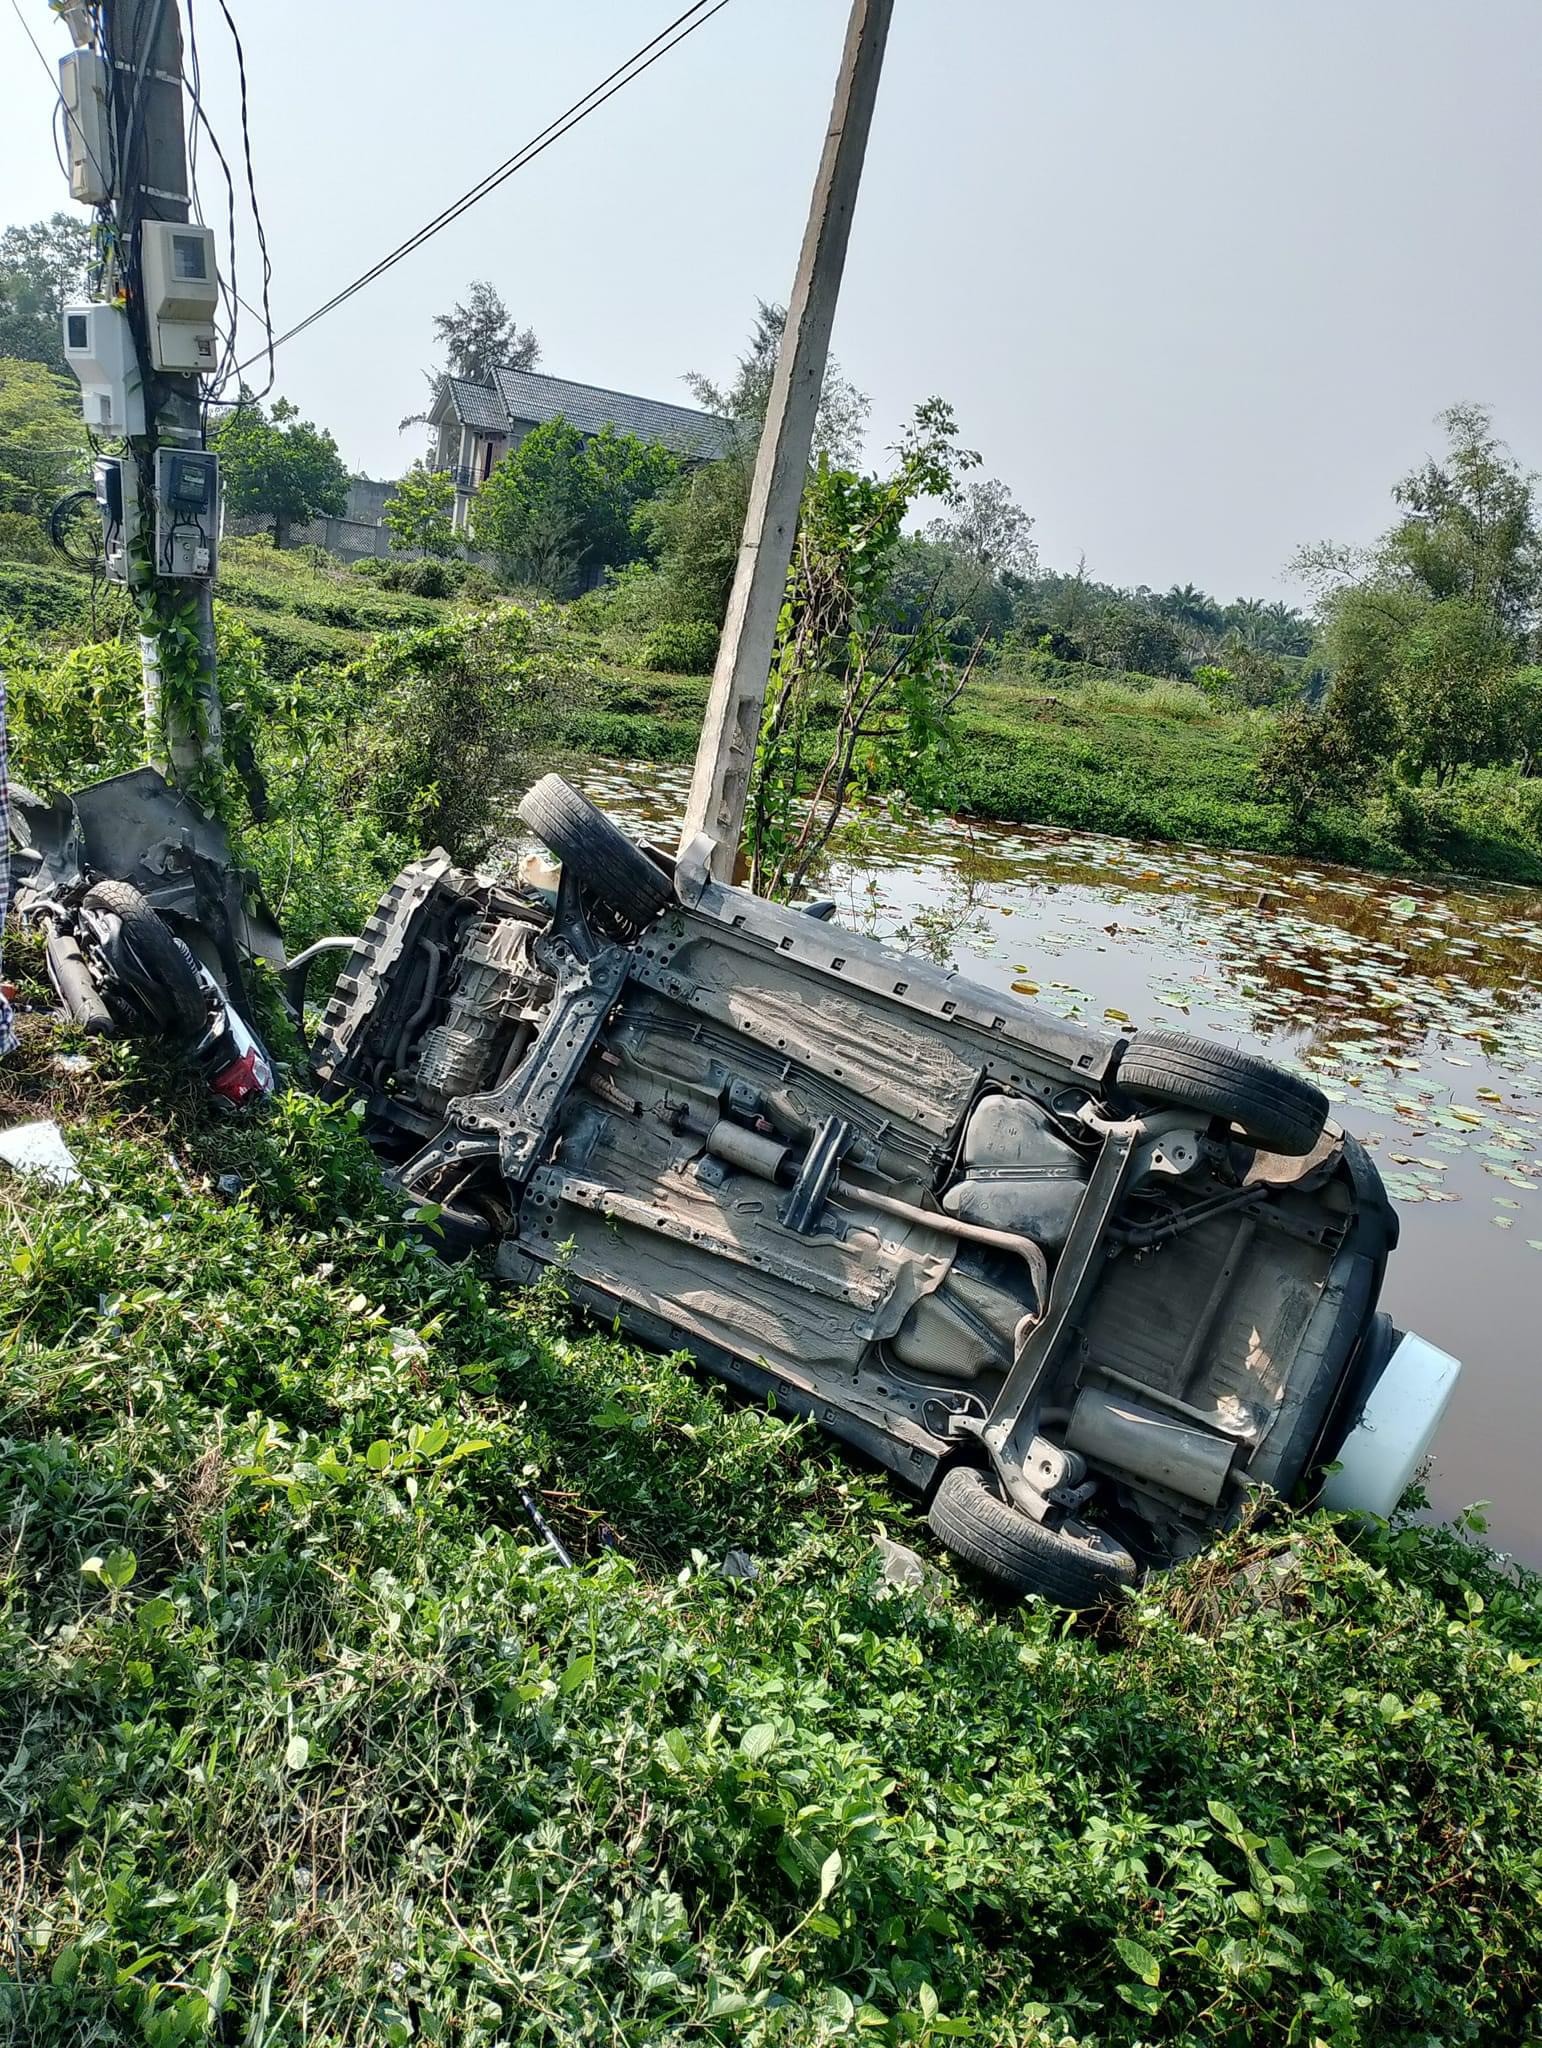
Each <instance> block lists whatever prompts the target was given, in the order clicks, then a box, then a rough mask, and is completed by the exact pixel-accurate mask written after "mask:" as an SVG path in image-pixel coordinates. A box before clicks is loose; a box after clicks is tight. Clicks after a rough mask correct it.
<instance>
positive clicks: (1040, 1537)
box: [926, 1465, 1135, 1607]
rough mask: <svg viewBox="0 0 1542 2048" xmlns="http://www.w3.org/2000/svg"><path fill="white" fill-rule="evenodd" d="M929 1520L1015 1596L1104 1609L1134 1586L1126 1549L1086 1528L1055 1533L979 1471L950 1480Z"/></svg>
mask: <svg viewBox="0 0 1542 2048" xmlns="http://www.w3.org/2000/svg"><path fill="white" fill-rule="evenodd" d="M926 1519H927V1522H928V1524H929V1525H930V1527H931V1531H932V1534H933V1535H934V1536H935V1537H936V1538H937V1540H938V1542H939V1543H941V1544H942V1545H943V1547H944V1548H945V1549H947V1550H951V1551H952V1553H953V1555H954V1556H955V1557H957V1558H961V1559H962V1560H963V1562H964V1563H965V1564H967V1565H972V1566H973V1567H974V1569H975V1570H976V1571H978V1572H983V1573H985V1575H986V1576H987V1577H988V1578H992V1579H995V1580H997V1581H998V1582H999V1583H1000V1584H1002V1585H1004V1586H1010V1587H1011V1589H1012V1591H1013V1592H1014V1593H1038V1594H1040V1595H1042V1597H1043V1598H1044V1599H1046V1600H1051V1601H1053V1602H1054V1603H1055V1605H1056V1606H1057V1607H1102V1606H1106V1605H1107V1603H1108V1602H1109V1601H1110V1600H1112V1599H1113V1598H1114V1597H1115V1596H1116V1595H1117V1594H1118V1592H1119V1590H1120V1588H1121V1587H1123V1586H1128V1585H1129V1584H1131V1583H1132V1581H1133V1580H1134V1578H1135V1560H1134V1558H1133V1557H1131V1555H1130V1553H1129V1552H1128V1551H1127V1550H1126V1549H1125V1548H1124V1547H1123V1545H1122V1544H1119V1543H1116V1542H1115V1541H1114V1539H1113V1538H1112V1537H1111V1536H1108V1535H1106V1534H1105V1533H1104V1532H1103V1531H1102V1530H1101V1529H1094V1528H1092V1527H1091V1526H1090V1524H1088V1523H1086V1522H1075V1521H1070V1520H1067V1521H1065V1522H1062V1523H1061V1525H1060V1526H1059V1527H1058V1528H1055V1529H1052V1528H1050V1527H1049V1526H1048V1525H1047V1524H1046V1523H1044V1522H1035V1521H1034V1520H1033V1519H1032V1518H1031V1517H1030V1516H1028V1515H1025V1514H1024V1513H1023V1512H1022V1511H1021V1509H1019V1508H1015V1507H1013V1506H1012V1504H1011V1503H1010V1502H1009V1501H1005V1500H1003V1499H1002V1497H1001V1495H1000V1494H999V1493H998V1492H997V1491H996V1488H995V1486H994V1484H993V1483H992V1481H991V1479H990V1478H989V1476H988V1475H987V1474H986V1473H984V1472H982V1471H980V1470H979V1469H978V1468H977V1467H976V1466H974V1465H955V1466H954V1467H953V1469H952V1470H951V1471H950V1472H945V1473H944V1474H943V1477H942V1482H941V1484H940V1485H939V1486H938V1488H937V1491H936V1493H935V1494H933V1496H932V1504H931V1506H930V1508H929V1509H928V1510H927V1515H926Z"/></svg>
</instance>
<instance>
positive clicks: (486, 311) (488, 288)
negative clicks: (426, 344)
mask: <svg viewBox="0 0 1542 2048" xmlns="http://www.w3.org/2000/svg"><path fill="white" fill-rule="evenodd" d="M434 333H435V334H436V335H437V336H438V338H439V340H440V341H441V342H442V343H443V345H444V353H445V360H446V363H447V365H448V368H449V373H450V375H451V376H452V377H464V378H466V379H467V380H468V381H469V382H471V383H473V384H488V383H490V382H491V381H492V374H493V371H494V370H497V369H507V370H533V369H534V368H535V366H536V364H537V363H538V362H539V361H540V358H541V344H540V343H539V341H537V340H536V336H535V329H534V328H533V327H527V328H526V329H525V331H524V332H523V333H521V332H520V331H519V326H518V324H517V322H516V321H515V319H514V317H513V315H512V314H511V313H510V312H509V309H508V307H507V306H506V305H505V304H504V303H503V300H502V299H501V298H500V297H499V295H498V293H497V292H496V291H495V290H494V289H493V287H492V285H490V284H489V283H488V281H487V279H486V278H485V277H482V278H477V279H476V280H475V282H474V283H473V284H472V286H471V288H470V290H469V291H468V292H467V293H466V297H465V301H464V303H461V302H459V301H457V302H456V304H455V305H454V306H453V307H452V308H451V309H450V311H449V312H448V313H436V314H435V315H434Z"/></svg>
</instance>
